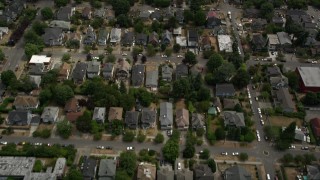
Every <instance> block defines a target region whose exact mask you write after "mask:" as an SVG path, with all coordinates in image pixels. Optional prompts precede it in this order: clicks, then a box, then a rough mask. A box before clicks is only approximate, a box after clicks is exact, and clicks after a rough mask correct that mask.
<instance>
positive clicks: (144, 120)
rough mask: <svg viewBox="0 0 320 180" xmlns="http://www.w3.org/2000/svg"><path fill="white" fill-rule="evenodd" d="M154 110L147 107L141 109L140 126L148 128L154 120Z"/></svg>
mask: <svg viewBox="0 0 320 180" xmlns="http://www.w3.org/2000/svg"><path fill="white" fill-rule="evenodd" d="M156 115H157V113H156V111H155V110H151V109H148V108H144V109H143V110H142V115H141V126H142V128H143V129H145V128H149V127H150V126H151V125H152V124H154V123H155V122H156Z"/></svg>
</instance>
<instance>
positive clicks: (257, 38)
mask: <svg viewBox="0 0 320 180" xmlns="http://www.w3.org/2000/svg"><path fill="white" fill-rule="evenodd" d="M252 43H253V44H254V45H255V46H256V48H260V49H261V48H263V47H265V46H266V45H267V41H266V40H265V38H264V37H263V36H262V34H254V35H253V36H252Z"/></svg>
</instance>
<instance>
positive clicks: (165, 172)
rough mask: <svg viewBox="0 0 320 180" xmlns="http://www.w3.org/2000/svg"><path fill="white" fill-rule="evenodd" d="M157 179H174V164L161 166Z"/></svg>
mask: <svg viewBox="0 0 320 180" xmlns="http://www.w3.org/2000/svg"><path fill="white" fill-rule="evenodd" d="M157 180H174V171H173V170H172V166H170V165H166V166H160V169H159V170H158V171H157Z"/></svg>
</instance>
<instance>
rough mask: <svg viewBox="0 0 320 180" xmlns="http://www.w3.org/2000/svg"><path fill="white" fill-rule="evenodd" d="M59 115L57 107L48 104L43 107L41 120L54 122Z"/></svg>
mask: <svg viewBox="0 0 320 180" xmlns="http://www.w3.org/2000/svg"><path fill="white" fill-rule="evenodd" d="M58 116H59V107H54V106H48V107H45V108H44V109H43V112H42V114H41V120H42V122H44V123H55V122H56V121H57V119H58Z"/></svg>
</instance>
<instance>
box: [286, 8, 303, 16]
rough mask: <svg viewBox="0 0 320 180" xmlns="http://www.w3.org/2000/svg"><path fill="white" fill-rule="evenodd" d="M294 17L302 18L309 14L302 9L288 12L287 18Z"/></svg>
mask: <svg viewBox="0 0 320 180" xmlns="http://www.w3.org/2000/svg"><path fill="white" fill-rule="evenodd" d="M292 15H297V16H302V15H307V12H306V11H304V10H300V9H289V10H287V16H292Z"/></svg>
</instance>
